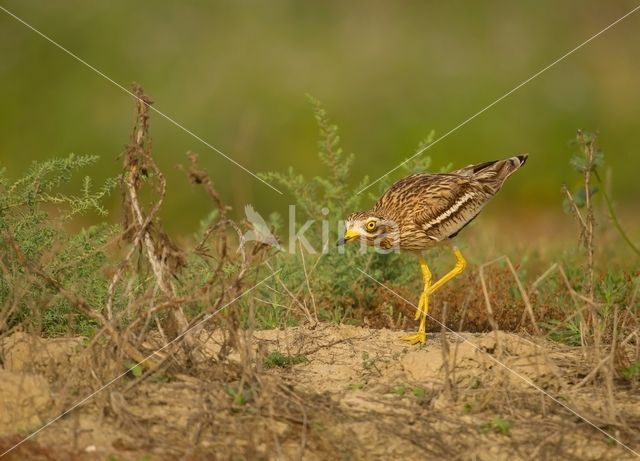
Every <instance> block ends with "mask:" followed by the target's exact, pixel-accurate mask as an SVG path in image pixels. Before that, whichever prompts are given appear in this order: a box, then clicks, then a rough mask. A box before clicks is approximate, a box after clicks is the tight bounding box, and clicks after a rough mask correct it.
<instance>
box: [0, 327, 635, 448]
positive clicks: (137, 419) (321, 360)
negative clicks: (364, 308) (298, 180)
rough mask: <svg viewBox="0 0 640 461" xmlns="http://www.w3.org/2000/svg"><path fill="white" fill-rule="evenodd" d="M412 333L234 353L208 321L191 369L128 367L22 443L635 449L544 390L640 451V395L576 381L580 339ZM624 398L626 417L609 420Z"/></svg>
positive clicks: (321, 333) (324, 335)
mask: <svg viewBox="0 0 640 461" xmlns="http://www.w3.org/2000/svg"><path fill="white" fill-rule="evenodd" d="M399 336H400V332H397V331H391V330H370V329H366V328H359V327H353V326H346V325H341V326H336V325H328V324H323V325H319V326H318V327H317V328H315V329H308V328H301V327H300V328H289V329H286V330H270V331H258V332H255V333H254V334H253V336H251V341H250V343H249V344H248V346H249V349H250V351H248V352H243V353H242V354H240V353H237V354H232V355H230V356H228V357H227V358H226V359H224V360H223V359H221V345H222V343H223V341H222V336H220V335H218V333H217V332H202V334H201V335H200V337H199V341H200V343H201V345H202V351H203V357H202V358H201V361H200V362H199V363H193V364H192V366H191V368H190V369H189V370H181V371H180V372H175V371H172V370H171V369H170V368H169V369H166V370H165V371H164V372H158V373H156V374H154V375H152V376H150V377H149V378H148V379H144V380H136V379H135V376H127V377H125V378H123V379H122V380H120V381H118V382H117V383H115V384H114V385H113V386H110V387H109V388H107V389H106V390H104V391H103V392H101V393H100V394H98V395H96V397H95V398H94V399H92V400H91V402H90V403H89V404H87V405H86V406H84V407H81V408H79V409H77V410H76V411H74V412H73V413H71V414H70V415H69V416H67V417H65V418H62V419H61V420H60V421H58V422H56V423H54V424H53V425H51V426H50V427H48V428H47V429H45V430H43V431H42V432H41V433H39V434H38V435H37V436H36V437H34V439H33V441H32V442H30V444H29V445H25V446H24V447H21V448H20V449H23V448H24V449H26V448H29V449H35V448H34V446H37V447H40V448H42V449H43V450H44V449H45V448H46V450H51V449H64V450H67V451H68V454H69V456H66V457H70V456H72V455H74V456H79V457H82V456H83V455H84V456H86V457H92V456H95V457H96V459H104V458H105V457H107V456H109V455H113V456H116V457H117V458H118V459H140V458H141V457H142V456H145V455H150V456H151V459H173V458H175V457H177V456H182V457H183V458H184V459H230V458H233V459H236V458H245V459H260V458H261V459H300V458H302V459H308V460H322V459H390V458H400V457H402V458H404V459H408V460H413V459H415V460H424V459H434V458H442V457H454V458H457V459H476V460H495V459H581V460H584V459H594V460H595V459H616V460H620V459H634V456H633V455H632V454H631V452H630V451H628V450H626V449H625V448H623V447H622V446H620V445H618V444H617V443H615V442H613V443H611V441H610V439H607V437H606V436H605V435H604V434H603V433H601V432H599V431H598V430H597V429H595V428H594V427H592V426H591V425H589V424H588V423H586V422H584V421H583V420H581V419H580V418H578V417H576V416H575V415H574V414H572V413H571V412H569V411H568V410H566V409H565V408H563V407H562V406H561V405H559V404H558V403H556V402H554V401H553V400H551V399H550V398H549V397H548V396H545V395H544V394H542V393H541V392H540V390H543V391H545V392H548V393H549V395H551V396H553V397H554V398H556V399H558V400H559V401H561V402H563V403H565V404H567V405H569V406H570V407H571V408H573V409H575V411H576V412H578V413H580V414H582V415H583V416H584V417H586V418H587V419H589V420H590V421H592V422H594V424H596V425H597V426H598V427H601V428H602V429H604V430H606V431H607V432H609V433H611V434H612V435H614V436H615V437H616V438H618V439H619V440H620V441H622V442H624V443H627V444H631V445H632V448H635V449H636V450H638V449H639V448H640V447H639V446H638V440H640V438H639V437H638V434H640V397H639V396H638V395H637V393H636V394H634V393H633V392H632V390H631V389H626V390H625V389H624V388H619V392H618V393H617V394H616V395H615V396H614V402H613V403H611V402H609V403H607V402H606V399H605V396H603V395H601V393H600V392H599V389H597V388H590V387H589V386H582V387H580V388H579V389H574V388H573V384H574V383H575V381H576V370H578V369H579V368H580V363H581V357H580V352H579V350H573V349H567V348H566V347H560V346H558V345H556V344H553V343H549V342H547V341H544V340H541V339H533V338H528V337H525V336H519V335H516V334H511V333H503V332H495V333H487V334H471V333H461V334H446V335H440V334H431V335H430V337H429V338H428V342H427V344H426V345H423V346H418V347H413V346H408V345H406V344H404V343H403V342H402V341H400V340H399ZM247 357H254V360H253V361H252V362H250V363H249V365H247ZM500 363H502V364H504V366H503V365H500ZM249 369H250V370H251V372H249V371H248V370H249ZM186 371H188V372H186ZM44 384H46V383H44ZM66 385H67V387H68V383H66ZM532 385H535V386H537V387H538V388H539V389H540V390H536V389H535V388H534V387H532ZM52 387H53V388H54V389H55V388H56V386H55V385H54V386H52ZM60 387H62V385H60ZM96 387H97V386H96ZM81 397H83V395H80V396H78V397H77V398H76V399H79V398H81ZM611 405H614V406H615V409H616V412H617V415H618V417H619V420H620V421H624V422H625V423H624V424H613V423H611V420H610V419H607V417H606V415H607V411H608V410H607V408H609V407H610V406H611ZM609 409H610V408H609ZM34 428H35V426H34V427H33V428H31V429H34ZM4 434H5V438H4V439H2V440H3V444H4V445H6V440H8V439H7V437H8V435H9V434H8V433H7V432H5V433H4ZM11 440H13V439H11ZM33 443H36V444H38V445H33ZM633 444H635V446H634V445H633ZM25 447H26V448H25ZM43 459H48V458H43ZM52 459H55V458H52Z"/></svg>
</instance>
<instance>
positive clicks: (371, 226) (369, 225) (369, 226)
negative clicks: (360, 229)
mask: <svg viewBox="0 0 640 461" xmlns="http://www.w3.org/2000/svg"><path fill="white" fill-rule="evenodd" d="M375 228H376V222H375V221H369V222H368V223H367V230H368V231H372V230H375Z"/></svg>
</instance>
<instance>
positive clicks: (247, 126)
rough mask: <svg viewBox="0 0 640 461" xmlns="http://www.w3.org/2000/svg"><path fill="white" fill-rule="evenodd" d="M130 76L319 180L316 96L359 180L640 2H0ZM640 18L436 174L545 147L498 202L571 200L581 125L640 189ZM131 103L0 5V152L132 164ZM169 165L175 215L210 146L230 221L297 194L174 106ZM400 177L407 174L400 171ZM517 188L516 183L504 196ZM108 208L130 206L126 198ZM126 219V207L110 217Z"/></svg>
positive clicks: (172, 221)
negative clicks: (188, 167)
mask: <svg viewBox="0 0 640 461" xmlns="http://www.w3.org/2000/svg"><path fill="white" fill-rule="evenodd" d="M1 5H2V6H3V7H5V8H7V9H8V10H9V11H11V12H13V13H14V14H16V15H17V16H19V17H21V18H22V19H24V20H25V21H26V22H28V23H30V24H31V25H32V26H33V27H35V28H37V29H38V30H40V31H42V32H43V33H44V34H46V35H48V36H50V37H51V38H52V39H53V40H55V41H57V42H59V43H60V44H61V45H63V46H65V47H67V48H68V49H69V50H71V51H72V52H74V53H76V54H77V55H78V56H80V57H81V58H83V59H85V60H86V61H87V62H89V63H90V64H92V65H94V66H95V67H97V68H98V69H100V70H101V71H102V72H104V73H105V74H106V75H108V76H109V77H110V78H112V79H113V80H115V81H116V82H118V83H120V84H122V85H124V86H126V87H130V84H131V82H133V81H136V82H138V83H140V84H141V85H142V86H143V87H144V88H145V90H146V91H147V93H148V94H150V95H151V96H152V98H153V99H154V101H155V103H156V104H155V107H156V108H158V109H159V110H161V111H163V112H165V113H166V114H167V115H169V116H170V117H173V118H174V119H175V120H177V121H178V122H179V123H181V124H183V125H184V126H185V127H187V128H188V129H190V130H192V131H193V132H194V133H196V134H198V135H199V136H201V137H202V138H204V139H205V140H207V141H208V142H210V143H211V144H212V145H214V146H216V147H217V148H219V149H221V150H222V151H224V152H225V153H227V154H228V155H229V156H231V157H233V158H234V159H235V160H237V161H238V162H239V163H241V164H242V165H244V166H246V167H247V168H248V169H250V170H251V171H255V172H260V171H269V170H271V171H283V170H285V169H287V168H288V167H289V166H292V167H293V168H294V169H295V170H297V171H299V172H302V173H304V174H305V175H309V176H315V175H323V174H324V171H323V170H322V167H321V165H320V162H319V160H318V158H317V155H316V139H317V130H316V126H315V122H314V119H313V116H312V111H311V108H310V106H309V104H308V102H307V101H306V99H305V94H306V93H310V94H312V95H314V96H316V97H317V98H319V99H320V100H321V101H322V102H323V103H324V105H325V106H326V108H327V110H328V112H329V114H330V115H331V117H332V118H333V119H334V121H335V122H336V123H337V124H338V125H339V126H340V128H341V134H342V139H343V143H344V147H345V149H346V150H347V151H348V152H354V153H355V154H356V156H357V157H356V163H355V167H354V171H353V178H352V179H353V184H354V185H355V184H356V183H357V182H359V181H360V180H361V178H362V176H364V175H369V177H370V178H372V179H375V178H377V177H379V176H380V175H382V174H384V173H385V172H386V171H388V170H389V169H391V168H393V167H394V166H396V165H397V164H398V163H399V162H400V161H401V160H402V159H404V158H406V157H408V156H410V155H412V154H413V153H414V152H415V150H416V147H417V145H418V143H419V142H420V140H421V139H423V138H425V137H426V136H427V134H428V133H429V131H430V130H431V129H435V130H436V137H438V136H439V135H442V134H444V133H446V132H447V131H449V130H450V129H452V128H453V127H455V126H456V125H458V124H459V123H461V122H462V121H464V120H465V119H467V118H468V117H469V116H471V115H473V114H474V113H476V112H477V111H479V110H480V109H482V108H483V107H485V106H486V105H488V104H489V103H491V102H492V101H494V100H495V99H497V98H498V97H500V96H502V95H503V94H504V93H506V92H507V91H508V90H510V89H512V88H513V87H514V86H516V85H518V84H519V83H521V82H522V81H524V80H525V79H527V78H529V77H530V76H532V75H533V74H534V73H536V72H537V71H539V70H540V69H542V68H543V67H545V66H547V65H548V64H550V63H551V62H553V61H554V60H555V59H557V58H558V57H560V56H562V55H563V54H564V53H566V52H567V51H569V50H570V49H572V48H574V47H575V46H577V45H578V44H580V43H581V42H583V41H584V40H586V39H587V38H588V37H590V36H592V35H593V34H595V33H596V32H598V31H600V30H601V29H602V28H604V27H605V26H607V25H608V24H610V23H611V22H613V21H614V20H616V19H617V18H619V17H620V16H622V15H623V14H624V13H626V12H627V11H629V10H631V9H632V8H633V7H635V6H636V2H631V1H610V2H603V1H564V2H555V1H551V0H543V1H541V0H535V1H534V0H530V1H520V2H510V1H492V2H475V1H466V2H435V1H432V2H424V1H403V2H389V1H367V2H364V1H351V2H344V1H323V2H299V1H263V2H257V1H256V2H250V1H238V2H231V1H216V2H209V1H192V2H164V1H149V0H145V1H136V2H131V1H111V2H86V1H80V0H78V1H55V2H51V1H49V0H46V1H44V0H43V1H36V0H30V1H24V0H21V1H18V0H12V1H2V3H1ZM639 31H640V13H637V14H634V15H632V16H630V17H629V18H627V19H625V20H624V21H623V22H621V23H620V24H618V25H617V26H615V27H614V28H612V29H611V30H609V31H608V32H606V33H604V34H603V35H602V36H600V37H599V38H597V39H595V40H594V41H593V42H592V43H590V44H588V45H587V46H585V47H584V48H583V49H581V50H579V51H578V52H576V53H575V54H573V55H572V56H570V57H569V58H567V59H566V60H564V61H562V62H561V63H559V64H558V65H556V66H555V67H553V68H551V69H550V70H548V71H547V72H546V73H544V74H542V75H541V76H540V77H538V78H537V79H535V80H533V81H532V82H531V83H529V84H528V85H526V86H525V87H523V88H522V89H520V90H518V91H517V92H515V93H514V94H513V95H511V96H509V97H508V98H507V99H505V100H504V101H502V102H500V103H499V104H498V105H496V106H495V107H493V108H491V109H490V110H488V111H487V112H485V113H484V114H482V115H480V116H479V117H478V118H476V119H475V120H473V121H472V122H470V123H469V124H468V125H466V126H464V127H463V128H461V129H460V130H459V131H456V132H455V133H453V134H452V135H450V136H449V137H447V138H446V139H445V140H443V141H441V142H440V143H438V144H437V145H436V146H434V147H433V148H432V149H430V150H429V151H428V152H427V155H430V156H431V157H432V158H433V166H434V168H435V169H439V168H440V167H442V166H443V165H447V164H449V163H452V164H453V165H454V166H456V167H458V166H464V165H466V164H468V163H471V162H480V161H485V160H490V159H494V158H499V157H504V156H509V155H512V154H515V153H522V152H528V153H530V154H531V158H530V163H529V164H528V165H527V168H526V169H525V170H523V172H522V174H520V173H519V174H518V177H517V180H513V181H511V182H510V183H509V184H508V185H507V189H508V192H507V193H503V194H501V197H500V200H496V204H495V205H494V206H495V207H496V208H495V209H496V210H498V209H509V207H514V206H517V207H521V208H530V209H531V210H537V209H542V208H544V207H547V206H553V207H555V208H556V209H557V210H558V211H559V210H560V209H561V205H560V204H561V201H562V197H561V195H560V186H561V184H562V183H563V182H565V181H568V182H571V181H573V180H574V179H575V177H574V173H573V172H572V170H571V169H570V166H569V162H568V161H569V156H570V154H571V153H572V152H573V150H574V148H573V147H572V146H571V145H570V144H569V141H570V140H571V139H572V138H573V137H574V135H575V131H576V129H577V128H584V129H587V130H593V131H598V132H600V134H601V145H602V148H603V150H604V151H605V154H606V160H607V164H608V166H610V167H611V169H612V171H613V193H614V197H615V199H616V201H617V202H618V203H620V204H622V205H630V206H632V205H634V204H636V203H637V201H638V199H639V198H640V194H639V189H638V185H637V181H638V180H637V177H638V171H640V155H638V154H639V152H638V151H639V148H640V140H639V137H638V128H639V127H638V124H639V120H640V118H639V115H640V85H639V84H638V82H639V76H640V59H638V57H639V56H640V40H638V37H639ZM133 110H134V109H133V103H132V98H131V97H130V96H128V95H127V94H125V93H124V92H123V91H122V90H120V89H118V88H117V87H116V86H114V85H113V84H111V83H109V82H108V81H107V80H105V79H104V78H102V77H100V76H99V75H97V74H96V73H94V72H92V71H91V70H90V69H88V68H87V67H85V66H83V65H82V64H81V63H79V62H77V61H76V60H74V59H73V58H71V57H70V56H68V55H66V54H65V53H64V52H62V51H61V50H60V49H58V48H56V47H55V46H53V45H52V44H51V43H49V42H47V41H46V40H44V39H43V38H42V37H40V36H38V35H37V34H36V33H34V32H33V31H31V30H29V29H28V28H27V27H25V26H24V25H23V24H21V23H19V22H18V21H16V20H15V19H13V18H11V17H10V16H8V15H7V14H6V13H4V12H2V11H0V166H4V167H6V168H7V170H8V174H9V175H10V176H11V177H17V176H18V175H19V174H21V173H22V171H23V170H24V169H25V168H26V167H27V166H28V165H29V164H30V162H31V161H33V160H36V159H45V158H49V157H53V156H64V155H66V154H68V153H70V152H75V153H78V154H80V153H82V154H98V155H100V156H101V161H100V163H99V165H98V168H96V169H95V171H90V172H88V173H89V174H91V175H92V176H94V177H95V178H96V179H103V178H105V177H107V176H115V175H116V174H118V172H119V168H120V161H119V159H118V158H117V156H118V154H119V153H120V152H121V150H122V147H123V145H124V144H125V143H126V142H127V141H128V137H129V133H130V129H131V124H132V120H133V115H134V114H133ZM152 135H153V144H154V153H155V156H156V158H157V160H158V163H159V164H160V166H161V168H163V169H164V171H165V173H166V174H167V177H168V181H169V182H168V187H169V193H168V196H167V200H166V206H165V209H164V220H165V224H166V225H167V227H168V228H169V229H172V230H180V231H185V230H189V229H192V228H193V225H194V224H195V223H196V222H197V220H199V219H200V218H201V217H202V216H203V215H205V214H206V210H207V209H208V207H209V203H208V201H207V198H206V197H204V196H203V195H202V193H201V191H199V190H198V191H196V190H194V189H192V188H191V186H189V184H188V183H187V182H186V180H185V179H184V178H183V177H182V176H183V174H182V173H180V172H179V171H178V170H177V169H176V168H175V165H176V164H178V163H184V162H185V158H184V153H185V152H186V151H188V150H192V151H196V152H198V153H199V154H200V157H201V162H202V166H204V167H206V168H207V169H208V170H209V171H210V173H211V174H212V177H213V179H214V181H215V182H216V185H217V186H218V188H219V189H220V190H221V192H222V194H223V197H224V198H225V200H226V201H227V202H228V203H229V204H231V205H232V206H233V207H234V209H235V213H236V216H239V215H240V214H241V213H242V207H243V205H244V204H246V203H252V204H254V205H255V206H256V208H257V209H258V211H260V212H263V213H267V214H268V213H270V212H272V211H281V212H282V211H284V210H286V208H285V207H286V205H287V204H288V203H291V202H292V199H291V198H290V197H287V196H279V195H277V194H276V193H274V192H273V191H272V190H271V189H269V188H268V187H266V186H264V185H263V184H261V183H260V182H258V181H257V180H255V179H254V178H252V177H251V176H250V175H248V174H247V173H245V172H244V171H242V170H241V169H239V168H238V167H236V166H234V165H233V164H231V163H230V162H229V161H227V160H225V159H224V158H222V157H220V156H219V155H218V154H216V153H215V152H213V151H211V150H210V149H209V148H208V147H206V146H204V145H202V144H201V143H199V142H198V141H197V140H196V139H194V138H192V137H190V136H189V135H187V134H186V133H184V132H183V131H181V130H180V129H178V128H177V127H175V126H173V125H172V124H170V123H169V122H167V121H166V120H164V119H162V118H161V117H159V116H157V115H155V116H154V117H153V119H152ZM398 174H399V172H396V173H395V175H398ZM505 192H506V191H505ZM112 200H113V203H111V207H115V206H117V202H118V197H117V195H116V196H114V197H112ZM114 219H115V218H114Z"/></svg>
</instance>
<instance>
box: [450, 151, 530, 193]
mask: <svg viewBox="0 0 640 461" xmlns="http://www.w3.org/2000/svg"><path fill="white" fill-rule="evenodd" d="M527 158H529V156H528V155H527V154H522V155H516V156H515V157H511V158H507V159H504V160H493V161H491V162H485V163H480V164H478V165H469V166H468V167H465V168H462V169H461V170H458V171H456V172H455V173H458V174H462V175H464V176H470V177H472V178H473V179H475V180H477V181H479V182H481V183H483V184H484V185H486V186H489V187H490V188H491V189H494V190H495V191H496V192H497V191H498V189H500V187H502V184H503V183H504V182H505V180H506V179H507V178H508V177H509V176H511V175H512V174H513V173H514V172H515V171H516V170H518V169H519V168H520V167H521V166H522V165H524V164H525V163H526V162H527Z"/></svg>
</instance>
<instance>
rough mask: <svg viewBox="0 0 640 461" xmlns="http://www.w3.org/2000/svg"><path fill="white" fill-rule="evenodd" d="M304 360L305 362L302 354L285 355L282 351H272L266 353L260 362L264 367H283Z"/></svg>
mask: <svg viewBox="0 0 640 461" xmlns="http://www.w3.org/2000/svg"><path fill="white" fill-rule="evenodd" d="M304 362H307V358H306V357H305V356H304V355H285V354H283V353H282V352H279V351H273V352H270V353H269V354H267V356H266V357H265V358H264V360H263V362H262V363H263V364H264V367H265V368H275V367H281V368H285V367H290V366H292V365H297V364H299V363H304Z"/></svg>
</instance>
